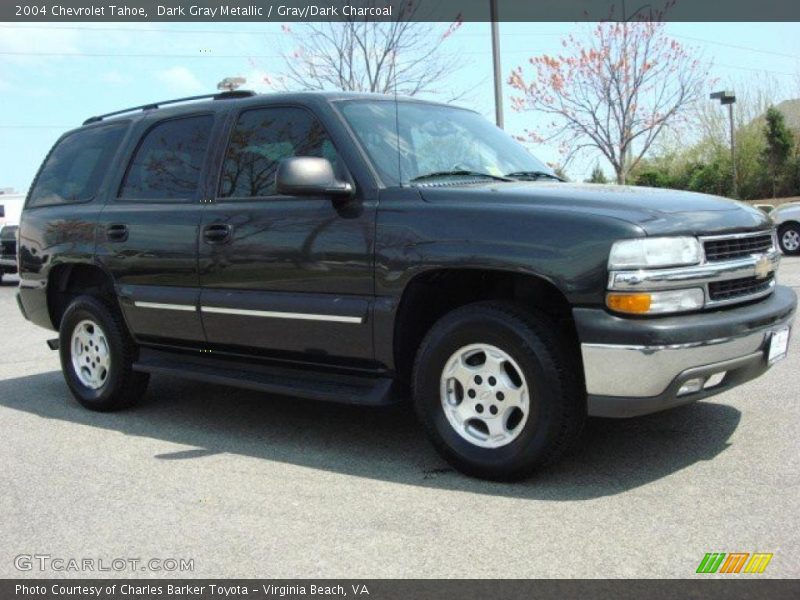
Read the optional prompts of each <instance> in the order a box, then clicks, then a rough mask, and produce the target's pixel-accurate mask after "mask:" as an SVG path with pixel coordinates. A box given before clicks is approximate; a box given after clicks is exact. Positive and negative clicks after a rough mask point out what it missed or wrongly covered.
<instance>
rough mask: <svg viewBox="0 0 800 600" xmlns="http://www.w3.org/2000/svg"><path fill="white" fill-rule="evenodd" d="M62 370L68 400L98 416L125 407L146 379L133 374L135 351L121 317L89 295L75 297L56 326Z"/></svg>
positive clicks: (143, 386)
mask: <svg viewBox="0 0 800 600" xmlns="http://www.w3.org/2000/svg"><path fill="white" fill-rule="evenodd" d="M59 354H60V358H61V370H62V371H63V373H64V379H65V380H66V382H67V386H68V387H69V389H70V391H71V392H72V395H73V396H75V399H76V400H77V401H78V402H80V403H81V404H82V405H83V406H84V407H86V408H88V409H90V410H96V411H103V412H105V411H112V410H119V409H122V408H127V407H129V406H131V405H132V404H134V403H135V402H136V401H137V400H139V398H141V396H142V395H143V394H144V392H145V389H146V388H147V383H148V380H149V375H148V374H146V373H138V372H136V371H134V370H133V368H132V366H133V362H134V360H135V357H136V355H137V348H136V345H135V344H134V342H133V340H132V339H131V337H130V335H129V334H128V331H127V329H126V327H125V324H124V323H123V321H122V317H121V315H120V314H119V312H118V311H117V310H116V309H115V308H113V307H112V306H110V305H109V304H107V303H106V302H104V301H102V300H100V299H98V298H95V297H93V296H79V297H78V298H75V299H74V300H73V301H72V302H71V303H70V305H69V306H68V307H67V310H66V311H65V312H64V316H63V318H62V319H61V325H60V327H59Z"/></svg>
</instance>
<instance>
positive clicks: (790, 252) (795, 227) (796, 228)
mask: <svg viewBox="0 0 800 600" xmlns="http://www.w3.org/2000/svg"><path fill="white" fill-rule="evenodd" d="M790 230H791V231H794V232H796V233H797V234H798V235H800V225H795V224H793V223H789V224H786V225H781V226H780V227H779V228H778V245H779V246H780V247H781V252H783V253H784V254H785V255H787V256H797V255H798V254H800V248H798V249H797V250H787V249H786V248H784V247H783V234H784V233H786V232H787V231H790Z"/></svg>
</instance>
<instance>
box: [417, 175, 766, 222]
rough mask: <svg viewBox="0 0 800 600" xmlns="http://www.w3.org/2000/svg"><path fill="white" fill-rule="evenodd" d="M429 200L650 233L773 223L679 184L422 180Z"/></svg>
mask: <svg viewBox="0 0 800 600" xmlns="http://www.w3.org/2000/svg"><path fill="white" fill-rule="evenodd" d="M419 192H420V194H421V195H422V197H423V198H424V199H425V200H426V201H428V202H452V201H458V202H469V203H472V202H486V203H491V204H492V205H497V206H498V209H500V207H503V208H504V209H508V208H510V207H512V206H517V207H523V206H527V207H530V208H531V209H537V210H548V211H549V210H553V211H564V212H570V213H585V214H592V215H601V216H605V217H609V218H614V219H619V220H623V221H627V222H630V223H633V224H635V225H638V226H640V227H641V228H642V229H644V231H645V232H646V233H647V234H648V235H662V234H673V235H680V234H691V235H697V234H716V233H726V232H728V231H751V230H758V229H764V228H768V227H770V219H769V217H768V216H767V215H765V214H764V213H763V212H761V211H760V210H758V209H755V208H752V207H750V206H747V205H746V204H743V203H741V202H737V201H735V200H729V199H727V198H721V197H718V196H710V195H708V194H698V193H695V192H682V191H678V190H670V189H661V188H647V187H635V186H624V185H600V184H584V183H563V182H556V181H547V182H545V181H534V182H489V183H486V184H477V185H449V186H438V187H437V186H433V185H431V186H420V187H419Z"/></svg>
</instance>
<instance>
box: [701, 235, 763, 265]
mask: <svg viewBox="0 0 800 600" xmlns="http://www.w3.org/2000/svg"><path fill="white" fill-rule="evenodd" d="M703 246H704V248H705V251H706V260H707V261H708V262H718V261H722V260H734V259H737V258H747V257H748V256H750V255H751V254H763V253H764V252H767V251H769V250H771V249H772V234H771V233H764V234H759V235H753V236H747V237H736V236H733V237H729V238H723V239H715V240H706V241H705V242H704V243H703Z"/></svg>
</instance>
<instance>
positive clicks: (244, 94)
mask: <svg viewBox="0 0 800 600" xmlns="http://www.w3.org/2000/svg"><path fill="white" fill-rule="evenodd" d="M255 95H256V93H255V92H253V91H251V90H232V91H229V92H219V93H217V94H204V95H202V96H187V97H186V98H175V99H174V100H163V101H161V102H153V103H151V104H142V105H141V106H133V107H131V108H125V109H123V110H116V111H114V112H110V113H106V114H104V115H97V116H96V117H89V118H88V119H86V120H85V121H84V122H83V124H84V125H89V124H90V123H97V122H98V121H102V120H103V119H107V118H108V117H116V116H117V115H123V114H125V113H129V112H134V111H137V110H141V111H145V110H156V109H158V108H161V107H162V106H167V105H168V104H178V103H180V102H191V101H192V100H208V99H213V100H228V99H232V98H249V97H250V96H255Z"/></svg>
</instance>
